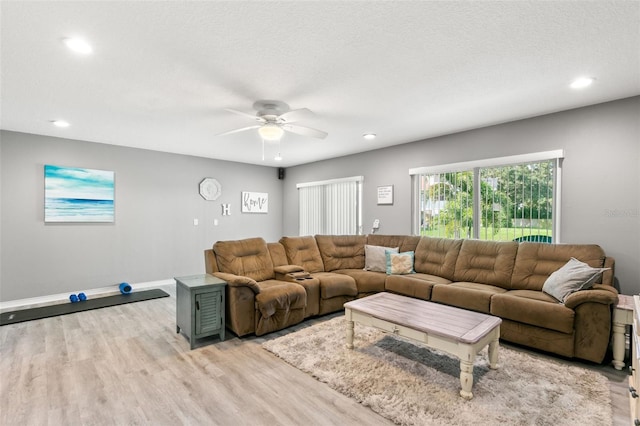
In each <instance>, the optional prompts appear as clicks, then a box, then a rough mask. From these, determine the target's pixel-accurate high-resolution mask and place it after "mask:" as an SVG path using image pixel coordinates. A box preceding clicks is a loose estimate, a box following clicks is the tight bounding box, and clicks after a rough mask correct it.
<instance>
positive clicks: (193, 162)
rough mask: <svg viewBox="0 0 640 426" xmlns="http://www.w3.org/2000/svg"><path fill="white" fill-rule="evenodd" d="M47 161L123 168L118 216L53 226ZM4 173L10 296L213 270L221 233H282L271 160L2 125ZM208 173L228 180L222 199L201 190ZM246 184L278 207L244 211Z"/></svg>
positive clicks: (0, 166) (278, 186) (0, 286)
mask: <svg viewBox="0 0 640 426" xmlns="http://www.w3.org/2000/svg"><path fill="white" fill-rule="evenodd" d="M45 164H53V165H60V166H70V167H84V168H91V169H102V170H113V171H115V180H116V183H115V187H116V190H115V191H116V195H115V197H116V199H115V206H116V207H115V208H116V219H115V223H113V224H45V223H44V176H43V175H44V165H45ZM0 173H1V190H0V195H1V197H0V203H1V206H2V209H1V216H0V224H1V225H0V230H1V232H2V234H1V235H2V240H1V248H0V253H1V258H0V259H1V263H0V270H1V273H0V276H1V281H0V300H2V301H8V300H16V299H23V298H29V297H36V296H46V295H51V294H57V293H64V292H72V291H79V290H83V289H91V288H98V287H104V286H109V285H115V284H117V283H119V282H123V281H126V282H130V283H136V282H147V281H155V280H164V279H169V278H172V277H175V276H181V275H189V274H198V273H203V272H204V260H203V259H204V257H203V250H204V249H205V248H210V247H211V246H212V244H213V243H214V242H215V241H217V240H225V239H239V238H245V237H254V236H261V237H263V238H265V239H266V240H267V241H274V240H277V239H278V238H280V236H281V235H282V190H283V185H282V182H283V181H281V180H278V178H277V172H276V169H274V168H271V167H260V166H253V165H246V164H239V163H233V162H226V161H218V160H211V159H205V158H198V157H189V156H184V155H175V154H167V153H160V152H154V151H147V150H141V149H132V148H124V147H117V146H112V145H104V144H96V143H88V142H83V141H75V140H66V139H58V138H51V137H46V136H37V135H31V134H24V133H15V132H8V131H2V132H1V133H0ZM205 177H214V178H216V179H217V180H218V181H219V182H220V183H221V185H222V196H221V197H220V198H218V199H217V200H215V201H205V200H204V199H203V198H202V197H200V195H199V193H198V184H199V183H200V181H201V180H202V179H203V178H205ZM241 191H253V192H267V193H268V194H269V213H267V214H242V213H240V193H241ZM222 203H229V204H231V215H230V216H222V208H221V204H222ZM196 218H197V219H199V226H194V225H193V219H196ZM214 219H218V220H219V225H218V226H214V225H213V221H214Z"/></svg>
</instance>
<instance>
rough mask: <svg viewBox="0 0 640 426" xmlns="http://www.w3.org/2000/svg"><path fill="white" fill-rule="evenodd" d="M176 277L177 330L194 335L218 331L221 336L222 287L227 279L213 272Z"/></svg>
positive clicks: (212, 333)
mask: <svg viewBox="0 0 640 426" xmlns="http://www.w3.org/2000/svg"><path fill="white" fill-rule="evenodd" d="M175 280H176V333H180V332H181V331H182V332H183V333H184V334H185V335H186V336H187V337H188V338H189V343H190V344H191V349H193V347H194V345H195V340H196V339H201V338H203V337H208V336H213V335H216V334H217V335H219V336H220V340H221V341H222V340H224V330H225V322H224V320H225V312H224V306H225V300H224V299H225V288H226V286H227V283H226V282H225V281H223V280H221V279H219V278H216V277H214V276H213V275H209V274H204V275H192V276H188V277H178V278H175Z"/></svg>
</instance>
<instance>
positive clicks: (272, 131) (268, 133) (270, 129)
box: [258, 124, 284, 142]
mask: <svg viewBox="0 0 640 426" xmlns="http://www.w3.org/2000/svg"><path fill="white" fill-rule="evenodd" d="M258 133H259V134H260V137H261V138H262V139H264V140H265V141H276V142H277V141H279V140H280V138H281V137H282V135H283V134H284V130H282V128H281V127H280V126H278V125H277V124H265V125H264V126H262V127H260V128H259V129H258Z"/></svg>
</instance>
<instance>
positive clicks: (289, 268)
mask: <svg viewBox="0 0 640 426" xmlns="http://www.w3.org/2000/svg"><path fill="white" fill-rule="evenodd" d="M273 270H274V272H275V273H276V274H282V275H286V274H290V273H292V272H302V271H304V268H303V267H302V266H298V265H282V266H276V267H275V268H273Z"/></svg>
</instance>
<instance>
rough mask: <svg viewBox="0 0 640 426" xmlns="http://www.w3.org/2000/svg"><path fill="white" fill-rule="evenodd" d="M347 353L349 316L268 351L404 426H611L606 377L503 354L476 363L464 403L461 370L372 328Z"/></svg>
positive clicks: (360, 330) (359, 333) (279, 341)
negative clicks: (492, 360) (494, 360)
mask: <svg viewBox="0 0 640 426" xmlns="http://www.w3.org/2000/svg"><path fill="white" fill-rule="evenodd" d="M354 345H355V348H354V349H353V350H349V349H346V348H345V319H344V316H340V317H336V318H333V319H331V320H328V321H325V322H322V323H319V324H316V325H313V326H309V327H307V328H304V329H302V330H299V331H296V332H294V333H290V334H287V335H284V336H281V337H278V338H276V339H273V340H269V341H266V342H264V343H263V347H264V348H265V349H267V350H269V351H270V352H273V353H274V354H275V355H277V356H278V357H280V358H282V359H283V360H285V361H286V362H288V363H289V364H291V365H293V366H294V367H296V368H298V369H300V370H302V371H304V372H306V373H308V374H310V375H312V376H313V377H315V378H316V379H317V380H319V381H321V382H324V383H326V384H328V385H329V386H330V387H332V388H333V389H335V390H337V391H339V392H341V393H343V394H345V395H347V396H349V397H352V398H354V399H356V400H357V401H358V402H360V403H361V404H363V405H365V406H367V407H370V408H371V409H372V410H374V411H375V412H377V413H379V414H380V415H382V416H383V417H386V418H388V419H390V420H392V421H393V422H394V423H396V424H399V425H497V424H506V425H554V426H558V425H586V424H588V425H611V424H612V411H611V398H610V394H609V383H608V380H607V378H606V377H604V376H603V375H602V374H600V373H597V372H593V371H589V370H587V369H584V368H581V367H577V366H573V365H568V364H563V363H560V362H557V361H555V360H549V359H546V358H542V357H540V356H536V355H530V354H527V353H525V352H520V351H518V350H515V349H509V348H506V347H504V346H501V347H500V353H499V361H498V364H499V368H498V369H497V370H491V369H489V361H488V355H487V351H486V348H485V350H483V351H482V352H481V353H480V354H478V357H477V358H476V361H475V363H474V383H473V389H472V392H473V399H471V400H465V399H463V398H461V397H460V396H459V391H460V380H459V377H460V362H459V361H458V360H457V359H456V358H455V357H452V356H449V355H447V354H445V353H444V352H439V351H435V350H431V349H428V348H426V347H424V346H421V345H419V344H416V343H413V342H409V341H408V340H405V339H402V338H399V337H397V336H392V335H388V334H385V333H383V332H381V331H378V330H377V329H374V328H371V327H365V326H361V325H359V324H356V325H355V338H354Z"/></svg>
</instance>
